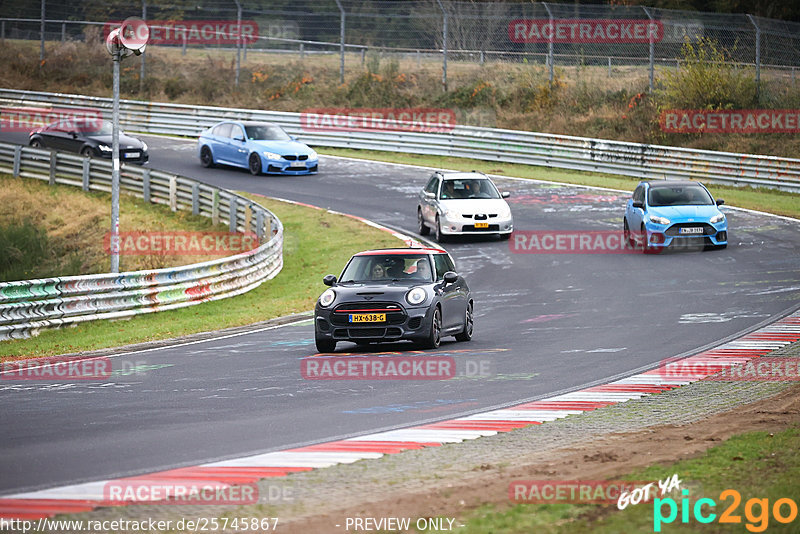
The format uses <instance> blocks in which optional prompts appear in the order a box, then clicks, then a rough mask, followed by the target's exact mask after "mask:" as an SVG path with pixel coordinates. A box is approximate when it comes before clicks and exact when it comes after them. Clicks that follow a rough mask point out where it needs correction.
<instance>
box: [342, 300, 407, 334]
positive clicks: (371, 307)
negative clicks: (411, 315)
mask: <svg viewBox="0 0 800 534" xmlns="http://www.w3.org/2000/svg"><path fill="white" fill-rule="evenodd" d="M351 313H385V314H386V322H385V323H379V324H382V325H385V324H402V323H403V321H405V320H406V312H405V311H403V308H402V307H401V306H400V305H399V304H395V303H394V302H369V301H366V302H347V303H344V304H340V305H339V306H337V307H336V308H335V309H334V310H333V313H332V314H331V322H332V323H333V324H335V325H338V326H343V325H348V326H351V327H352V326H353V323H351V322H350V314H351ZM373 324H374V323H373ZM363 326H364V327H367V328H368V327H369V326H371V325H370V323H364V324H363Z"/></svg>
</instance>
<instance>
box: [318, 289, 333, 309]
mask: <svg viewBox="0 0 800 534" xmlns="http://www.w3.org/2000/svg"><path fill="white" fill-rule="evenodd" d="M334 300H336V292H335V291H334V290H333V289H326V290H325V292H324V293H323V294H322V295H320V297H319V305H320V306H322V307H323V308H327V307H328V306H330V305H331V304H333V301H334Z"/></svg>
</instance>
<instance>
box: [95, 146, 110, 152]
mask: <svg viewBox="0 0 800 534" xmlns="http://www.w3.org/2000/svg"><path fill="white" fill-rule="evenodd" d="M97 148H99V149H100V151H101V152H111V147H110V146H108V145H97Z"/></svg>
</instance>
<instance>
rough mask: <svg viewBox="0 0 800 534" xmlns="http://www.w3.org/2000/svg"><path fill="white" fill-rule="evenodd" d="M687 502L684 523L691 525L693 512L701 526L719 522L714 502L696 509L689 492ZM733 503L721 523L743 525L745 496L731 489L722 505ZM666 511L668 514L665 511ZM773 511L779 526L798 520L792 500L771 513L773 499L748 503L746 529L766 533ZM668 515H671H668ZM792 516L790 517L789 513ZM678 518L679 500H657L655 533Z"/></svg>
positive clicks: (775, 505) (699, 503)
mask: <svg viewBox="0 0 800 534" xmlns="http://www.w3.org/2000/svg"><path fill="white" fill-rule="evenodd" d="M681 493H682V494H683V498H682V499H681V504H680V514H681V523H689V512H690V510H691V512H692V515H694V520H695V521H697V522H698V523H712V522H713V521H714V520H716V519H717V514H715V513H714V512H712V511H711V510H712V509H714V508H716V506H717V503H716V502H715V501H714V499H707V498H706V499H698V500H697V501H695V503H694V506H692V505H691V504H690V503H689V490H686V489H684V490H682V491H681ZM728 499H732V501H733V502H731V504H730V505H729V506H728V507H727V508H726V509H725V511H724V512H722V514H720V516H719V523H741V522H742V516H740V515H737V514H736V510H737V509H738V508H739V505H740V504H741V502H742V496H741V494H740V493H739V492H738V491H736V490H733V489H727V490H725V491H723V492H721V493H720V494H719V500H720V501H727V500H728ZM665 508H666V510H665ZM770 511H771V512H772V516H773V517H774V518H775V520H776V521H777V522H778V523H783V524H788V523H791V522H792V521H794V520H795V519H797V503H796V502H794V501H793V500H792V499H789V498H786V497H784V498H782V499H778V500H776V501H775V502H774V503H773V505H772V509H771V510H770V506H769V499H756V498H753V499H748V501H747V502H746V503H745V505H744V516H745V518H746V519H747V521H748V523H747V524H745V528H746V529H747V530H749V531H750V532H764V531H765V530H766V529H767V527H768V526H769V518H770ZM665 512H666V513H667V515H664V514H665ZM787 512H788V513H787ZM677 518H678V504H677V503H676V502H675V499H672V498H670V497H667V498H666V499H659V498H656V499H654V500H653V531H654V532H661V525H662V524H669V523H672V522H674V521H675V520H676V519H677Z"/></svg>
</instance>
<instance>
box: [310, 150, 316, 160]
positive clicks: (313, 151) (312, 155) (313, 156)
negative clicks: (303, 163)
mask: <svg viewBox="0 0 800 534" xmlns="http://www.w3.org/2000/svg"><path fill="white" fill-rule="evenodd" d="M317 157H319V154H317V152H316V151H315V150H312V151H311V152H309V153H308V159H317Z"/></svg>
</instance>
